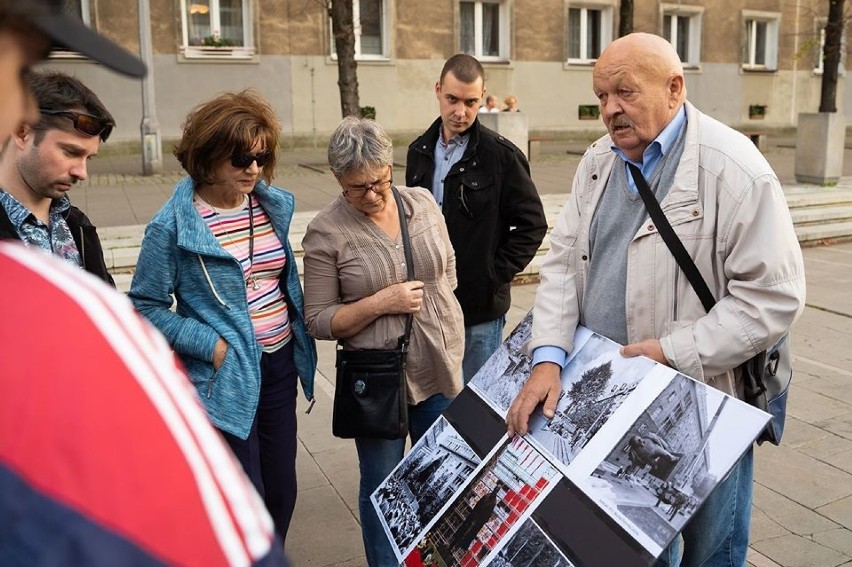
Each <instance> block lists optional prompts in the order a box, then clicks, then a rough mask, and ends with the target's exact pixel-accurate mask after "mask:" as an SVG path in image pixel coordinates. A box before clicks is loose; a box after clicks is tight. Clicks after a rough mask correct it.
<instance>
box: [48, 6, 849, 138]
mask: <svg viewBox="0 0 852 567" xmlns="http://www.w3.org/2000/svg"><path fill="white" fill-rule="evenodd" d="M89 1H90V8H91V14H92V25H93V26H94V27H96V28H97V29H98V30H99V31H101V32H102V33H104V34H105V35H107V36H109V37H111V38H112V39H114V40H116V41H118V42H119V43H121V44H122V45H124V46H125V47H126V48H128V49H129V50H131V51H138V43H139V42H138V37H139V30H138V19H137V17H138V13H137V10H136V3H134V2H131V3H129V4H128V3H126V2H124V1H122V0H89ZM388 1H390V5H389V7H388V15H389V19H390V22H392V25H391V26H389V28H388V31H389V38H388V45H389V57H388V59H386V60H381V61H360V62H359V64H358V80H359V91H360V100H361V104H362V105H363V106H373V107H375V108H376V109H377V119H378V120H379V121H380V122H382V123H383V124H384V126H385V127H386V128H387V129H388V130H389V131H391V132H393V133H397V134H406V135H410V134H413V133H416V132H418V131H422V130H423V129H425V128H426V127H427V126H428V125H429V124H430V123H431V122H432V120H434V119H435V118H436V117H437V112H438V109H437V102H436V100H435V94H434V85H435V82H436V81H437V79H438V76H439V73H440V69H441V66H442V64H443V62H444V60H445V59H446V58H447V57H448V56H450V55H452V54H453V53H455V52H456V51H457V50H458V49H459V40H458V36H459V2H458V0H439V1H436V2H427V3H415V2H409V1H405V0H388ZM504 1H505V2H509V7H510V11H511V32H510V37H509V41H510V50H509V54H510V56H509V59H508V60H507V61H500V62H488V63H485V69H486V76H487V85H486V86H487V88H488V91H489V92H490V93H493V94H496V95H498V96H499V97H500V98H501V99H502V98H503V97H505V96H506V95H508V94H513V95H515V96H517V97H518V100H519V104H520V108H521V110H522V111H523V112H525V113H527V114H528V115H529V124H530V128H531V129H532V130H534V131H539V132H543V131H565V130H590V129H591V130H601V131H602V126H601V125H600V122H599V121H586V120H580V119H579V117H578V110H577V108H578V106H580V105H594V104H596V99H595V97H594V95H593V93H592V89H591V77H592V66H591V65H589V64H573V63H571V64H569V63H567V57H568V55H567V52H568V48H567V39H566V35H567V30H568V24H567V21H568V10H569V8H570V7H572V6H576V5H580V4H578V3H577V2H578V1H579V0H504ZM594 4H597V5H609V6H611V7H612V8H613V14H614V16H616V17H614V18H613V28H614V31H613V35H615V30H616V29H617V12H618V2H617V0H601V1H600V2H595V3H594ZM662 4H666V5H668V6H671V5H681V6H694V7H703V15H702V20H703V24H702V29H701V62H700V65H699V66H698V67H697V68H689V69H687V71H686V84H687V89H688V93H689V99H690V100H691V101H692V102H693V103H695V104H696V105H697V106H698V107H699V108H700V109H701V110H703V111H705V112H707V113H709V114H710V115H712V116H714V117H716V118H718V119H719V120H721V121H723V122H725V123H727V124H731V125H733V126H737V127H743V128H747V129H754V128H779V127H789V126H794V125H795V123H796V120H797V114H798V112H802V111H816V109H817V106H818V101H819V89H820V76H819V75H817V74H814V72H813V63H814V61H815V57H816V46H815V44H814V38H816V37H818V35H817V34H818V31H817V27H816V24H815V23H814V18H815V16H822V17H824V13H825V12H826V10H827V8H826V7H825V6H824V5H823V4H825V2H824V1H823V0H670V1H669V2H662V3H661V2H658V1H643V2H635V4H634V6H635V8H634V28H635V30H636V31H647V32H651V33H662V14H663V11H662V8H661V5H662ZM582 5H586V6H588V5H590V4H589V3H584V4H582ZM150 6H151V20H152V36H153V47H154V64H153V74H152V77H153V80H154V82H155V87H156V101H155V102H156V110H157V118H158V120H159V123H160V126H161V129H162V130H161V131H162V135H163V137H164V138H166V139H169V138H176V137H178V136H179V135H180V124H181V123H182V121H183V120H184V118H185V116H186V113H187V112H188V111H189V110H190V109H191V108H192V107H193V106H194V105H196V104H198V103H199V102H202V101H204V100H206V99H209V98H210V97H211V96H213V95H214V94H215V93H217V92H220V91H224V90H239V89H243V88H248V87H253V88H256V89H258V90H259V91H260V92H261V93H262V94H263V95H264V96H266V97H267V98H268V99H269V100H270V102H271V103H272V104H273V106H274V108H275V109H276V111H277V112H278V113H279V116H280V118H281V122H282V127H283V131H284V134H285V141H286V140H287V139H296V138H298V139H299V141H301V142H304V141H306V140H307V141H310V140H311V139H316V140H318V141H319V142H320V143H322V142H323V141H324V139H325V138H326V136H327V135H328V133H330V132H331V130H333V128H334V127H335V126H336V124H337V122H338V121H339V118H340V97H339V92H338V86H337V62H336V60H335V59H334V58H332V57H331V56H330V55H329V37H330V31H329V25H330V24H329V20H328V14H327V11H326V9H325V7H324V5H323V3H322V2H318V1H307V0H253V2H252V9H253V11H254V14H253V16H254V17H253V20H254V23H253V34H254V39H255V41H254V44H255V46H256V48H257V54H256V55H255V56H254V57H253V58H251V59H249V60H243V61H230V60H226V61H223V60H202V61H198V60H192V61H190V60H187V59H186V58H185V57H183V56H182V54H181V52H180V51H181V50H180V43H181V22H180V11H179V10H180V0H150ZM746 8H747V9H748V10H757V11H765V12H773V13H777V14H780V18H781V19H780V26H779V39H778V70H777V71H774V72H747V71H743V70H742V68H741V65H740V56H741V55H740V54H741V49H742V41H743V39H742V35H743V34H742V26H743V24H742V10H743V9H746ZM850 44H852V42H847V49H849V48H850V47H852V45H850ZM47 65H48V66H50V67H54V68H59V69H62V70H65V71H68V72H71V73H73V74H75V75H77V76H79V77H80V78H81V79H82V80H83V81H84V82H86V83H87V84H89V86H91V87H92V88H93V90H94V91H95V92H97V93H98V94H99V95H100V96H101V98H102V99H103V100H104V102H105V103H106V104H107V106H108V107H109V108H110V110H111V111H112V112H113V114H114V115H115V116H116V118H117V121H118V127H117V129H116V131H115V134H114V139H116V140H134V139H138V137H139V123H140V121H141V115H142V109H141V92H142V91H141V85H140V83H138V82H136V81H132V80H129V79H124V78H121V77H119V76H117V75H115V74H112V73H109V72H106V71H104V70H103V69H102V68H100V67H99V66H97V65H95V64H92V63H89V62H87V61H83V60H79V59H54V60H51V61H50V62H49V63H48V64H47ZM847 80H848V76H847V75H844V76H842V77H841V85H840V89H839V96H838V106H839V108H840V109H842V110H844V111H845V112H846V113H847V114H852V89H845V88H843V87H844V84H845V82H846V81H847ZM753 104H760V105H765V106H766V107H767V113H766V116H765V118H764V119H763V120H753V119H750V118H749V116H748V108H749V105H753Z"/></svg>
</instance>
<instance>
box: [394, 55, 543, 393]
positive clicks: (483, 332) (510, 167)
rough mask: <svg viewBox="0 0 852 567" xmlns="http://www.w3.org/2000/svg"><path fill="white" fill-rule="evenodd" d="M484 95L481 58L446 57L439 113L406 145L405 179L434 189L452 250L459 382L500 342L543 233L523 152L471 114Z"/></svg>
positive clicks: (438, 90) (438, 93)
mask: <svg viewBox="0 0 852 567" xmlns="http://www.w3.org/2000/svg"><path fill="white" fill-rule="evenodd" d="M484 94H485V72H484V70H483V69H482V65H481V64H480V63H479V61H477V60H476V59H475V58H473V57H471V56H470V55H465V54H457V55H454V56H452V57H451V58H450V59H448V60H447V62H446V63H445V64H444V68H443V70H442V71H441V78H440V80H439V81H438V82H437V83H436V84H435V95H436V96H437V98H438V105H439V107H440V111H441V116H440V118H438V119H437V120H435V122H434V123H433V124H432V126H430V127H429V129H428V130H426V132H425V133H424V134H423V135H422V136H420V137H419V138H417V139H416V140H414V142H412V143H411V145H410V146H409V147H408V160H407V166H406V170H405V181H406V185H408V186H412V187H417V186H419V187H425V188H427V189H429V190H431V191H432V194H433V195H434V196H435V199H436V200H437V202H438V206H439V207H441V209H442V210H443V213H444V219H445V220H446V223H447V229H448V230H449V233H450V240H451V241H452V243H453V248H455V252H456V271H457V272H458V288H457V289H456V297H457V298H458V300H459V303H460V304H461V307H462V311H463V312H464V324H465V353H464V363H463V370H464V381H465V384H467V382H469V381H470V379H471V378H473V376H474V375H475V374H476V371H477V370H479V368H480V367H481V366H482V365H483V364H484V363H485V361H486V360H488V357H490V356H491V354H492V353H493V352H494V351H495V350H496V349H497V347H498V346H500V343H501V342H502V340H503V327H504V325H505V324H506V312H507V311H508V310H509V304H510V303H511V296H510V286H511V282H512V279H513V278H514V277H515V275H516V274H517V273H518V272H520V271H521V270H522V269H523V268H524V267H525V266H526V265H527V264H528V263H529V261H530V260H531V259H532V258H533V256H535V253H536V251H537V250H538V247H539V246H540V245H541V241H542V240H543V239H544V235H545V232H546V231H547V221H546V219H545V216H544V209H543V208H542V206H541V200H540V199H539V197H538V192H537V191H536V188H535V185H534V184H533V181H532V179H531V178H530V167H529V163H527V160H526V158H525V157H524V154H523V153H522V152H521V151H520V150H519V149H518V148H517V147H516V146H515V145H514V144H512V142H510V141H509V140H507V139H506V138H504V137H503V136H500V135H498V134H497V133H495V132H493V131H491V130H489V129H488V128H485V127H484V126H482V125H481V124H480V123H479V121H478V120H477V111H478V109H479V104H480V101H481V100H482V97H483V96H484Z"/></svg>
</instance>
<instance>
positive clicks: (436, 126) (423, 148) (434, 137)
mask: <svg viewBox="0 0 852 567" xmlns="http://www.w3.org/2000/svg"><path fill="white" fill-rule="evenodd" d="M442 125H443V121H442V120H441V117H440V116H439V117H438V118H437V119H436V120H435V121H434V122H432V125H431V126H429V128H428V129H427V130H426V132H424V133H423V135H422V136H420V137H419V138H417V139H416V140H414V141H413V142H412V143H411V146H412V147H413V148H415V149H416V150H417V151H419V152H422V153H425V154H428V155H430V156H434V155H435V144H437V143H438V136H440V135H441V126H442ZM463 134H470V138H469V139H468V141H467V148H466V149H465V151H464V155H463V156H462V159H463V160H465V159H467V158H469V157H470V156H472V155H473V154H474V153H475V152H476V147H477V146H478V145H479V135H480V125H479V117H477V118H476V119H475V120H474V121H473V124H471V126H470V128H468V129H467V130H465V131H464V132H463Z"/></svg>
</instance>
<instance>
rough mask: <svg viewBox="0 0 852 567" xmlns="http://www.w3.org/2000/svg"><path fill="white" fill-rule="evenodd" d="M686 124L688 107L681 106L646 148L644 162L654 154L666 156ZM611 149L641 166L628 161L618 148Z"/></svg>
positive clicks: (612, 147) (643, 153)
mask: <svg viewBox="0 0 852 567" xmlns="http://www.w3.org/2000/svg"><path fill="white" fill-rule="evenodd" d="M684 124H686V105H681V107H680V110H678V111H677V113H676V114H675V115H674V118H672V119H671V121H670V122H669V123H668V124H667V125H666V127H665V128H663V131H662V132H660V133H659V134H657V137H656V138H654V141H653V142H651V143H650V144H648V147H647V148H645V151H644V152H642V161H643V162H644V161H645V158H646V157H647V156H649V155H652V154H657V155H658V156H664V155H666V154H667V153H668V152H669V150H670V149H671V148H672V146H673V145H674V143H675V141H676V140H677V137H678V135H679V134H680V132H681V130H682V129H683V125H684ZM610 148H611V149H612V151H614V152H615V153H616V154H618V156H619V157H620V158H621V159H623V160H624V161H629V162H631V163H635V164H636V165H641V164H640V163H637V162H634V161H632V160H629V159H627V155H626V154H625V153H624V152H623V151H621V149H620V148H618V147H617V146H615V145H612V146H610Z"/></svg>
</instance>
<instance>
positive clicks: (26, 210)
mask: <svg viewBox="0 0 852 567" xmlns="http://www.w3.org/2000/svg"><path fill="white" fill-rule="evenodd" d="M30 88H31V90H32V93H33V95H34V97H35V104H37V105H38V109H39V111H40V113H41V118H40V119H39V120H38V122H36V123H35V124H33V125H28V124H26V123H21V124H20V126H18V128H17V129H16V130H15V131H14V132H13V133H12V136H11V137H10V139H9V140H8V141H7V142H6V144H5V146H4V147H3V148H2V150H0V238H2V239H18V240H21V241H23V242H24V244H26V245H27V246H29V247H33V248H41V249H43V250H45V251H47V252H50V253H53V254H55V255H57V256H59V257H60V258H62V259H64V260H66V261H68V262H71V263H72V264H75V265H77V266H79V267H82V268H84V269H85V270H86V271H88V272H90V273H92V274H94V275H95V276H97V277H99V278H100V279H102V280H104V281H105V282H107V283H108V284H110V285H114V283H113V279H112V276H111V275H110V274H109V272H108V271H107V267H106V264H105V262H104V255H103V249H102V247H101V241H100V239H99V238H98V233H97V231H96V229H95V227H94V226H93V225H92V223H91V222H90V221H89V219H88V217H87V216H86V215H85V214H84V213H83V211H81V210H80V209H78V208H77V207H75V206H73V205H71V202H70V200H69V199H68V192H69V191H70V190H71V188H72V187H73V186H74V184H75V183H77V182H78V181H82V180H85V179H86V178H87V177H88V171H87V169H86V168H87V163H88V160H89V159H91V158H92V157H94V156H96V155H97V153H98V149H99V148H100V145H101V142H105V141H106V140H107V138H108V137H109V135H110V132H112V128H113V126H114V125H115V122H114V121H113V118H112V115H111V114H110V113H109V111H108V110H107V109H106V108H105V107H104V105H103V103H101V101H100V100H99V99H98V97H97V96H96V95H95V93H93V92H92V91H91V90H89V88H88V87H86V86H85V85H84V84H83V83H81V82H80V81H79V80H77V79H75V78H74V77H71V76H69V75H66V74H64V73H59V72H48V73H35V74H33V76H32V78H31V79H30Z"/></svg>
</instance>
